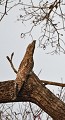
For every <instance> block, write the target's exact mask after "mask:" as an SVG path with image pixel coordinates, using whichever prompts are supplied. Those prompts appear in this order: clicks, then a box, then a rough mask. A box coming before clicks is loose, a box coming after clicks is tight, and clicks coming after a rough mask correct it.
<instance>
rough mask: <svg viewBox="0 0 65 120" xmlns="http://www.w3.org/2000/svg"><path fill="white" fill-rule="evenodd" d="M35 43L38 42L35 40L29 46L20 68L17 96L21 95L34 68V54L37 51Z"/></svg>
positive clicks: (17, 79) (17, 80) (17, 78)
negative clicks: (20, 92)
mask: <svg viewBox="0 0 65 120" xmlns="http://www.w3.org/2000/svg"><path fill="white" fill-rule="evenodd" d="M35 43H36V41H35V40H34V41H33V42H32V43H30V44H29V45H28V47H27V49H26V53H25V55H24V58H23V60H22V61H21V64H20V66H19V69H18V73H17V77H16V86H17V91H16V92H17V94H18V93H19V91H20V90H21V88H22V87H23V84H24V83H25V82H26V80H27V79H28V76H29V75H30V74H31V72H32V69H33V66H34V60H33V53H34V49H35Z"/></svg>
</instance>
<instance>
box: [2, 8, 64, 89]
mask: <svg viewBox="0 0 65 120" xmlns="http://www.w3.org/2000/svg"><path fill="white" fill-rule="evenodd" d="M18 15H19V11H18V9H16V8H14V10H11V11H10V12H9V13H8V15H7V16H5V17H4V19H3V20H2V21H1V22H0V81H3V80H10V79H15V78H16V74H15V73H14V72H13V70H12V69H11V67H10V64H9V62H8V60H7V59H6V56H7V55H8V56H10V55H11V53H12V52H14V53H15V54H14V58H13V63H14V66H15V68H16V69H18V66H19V64H20V61H21V59H22V58H23V56H24V53H25V50H26V47H27V45H28V44H29V43H30V42H31V38H30V37H28V38H27V39H24V40H23V39H22V38H21V37H20V34H21V33H22V32H23V30H24V29H25V27H24V26H23V25H22V23H21V22H17V17H18ZM33 34H34V39H36V40H37V36H38V33H37V31H36V33H33ZM45 52H46V51H43V49H41V48H38V40H37V43H36V48H35V53H34V63H35V64H34V71H35V73H36V74H37V75H38V73H39V72H40V70H41V69H42V72H41V73H40V75H39V78H40V79H46V80H51V81H56V82H61V78H62V79H63V82H64V83H65V54H62V53H61V54H60V55H50V54H45ZM49 88H51V89H52V90H53V87H50V86H49ZM55 88H56V87H55Z"/></svg>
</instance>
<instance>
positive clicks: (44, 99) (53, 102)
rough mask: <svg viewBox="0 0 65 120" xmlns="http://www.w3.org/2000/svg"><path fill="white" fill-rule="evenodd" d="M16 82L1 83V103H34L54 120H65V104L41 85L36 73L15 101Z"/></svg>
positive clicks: (30, 77) (31, 76)
mask: <svg viewBox="0 0 65 120" xmlns="http://www.w3.org/2000/svg"><path fill="white" fill-rule="evenodd" d="M15 91H16V90H15V80H10V81H4V82H0V103H7V102H27V101H29V102H33V103H35V104H37V105H38V106H39V107H40V108H41V109H43V110H44V111H45V112H46V113H47V114H48V115H50V116H51V117H52V118H53V119H54V120H65V103H63V102H62V101H61V100H60V99H59V98H58V97H56V96H55V95H54V94H53V93H52V92H51V91H50V90H49V89H48V88H46V87H45V86H44V85H43V84H41V83H40V80H39V78H38V77H37V76H36V74H35V73H32V74H31V75H30V76H29V79H28V80H27V82H26V83H25V85H24V88H23V90H22V91H21V94H20V96H17V98H16V99H15V100H13V95H14V94H16V92H15Z"/></svg>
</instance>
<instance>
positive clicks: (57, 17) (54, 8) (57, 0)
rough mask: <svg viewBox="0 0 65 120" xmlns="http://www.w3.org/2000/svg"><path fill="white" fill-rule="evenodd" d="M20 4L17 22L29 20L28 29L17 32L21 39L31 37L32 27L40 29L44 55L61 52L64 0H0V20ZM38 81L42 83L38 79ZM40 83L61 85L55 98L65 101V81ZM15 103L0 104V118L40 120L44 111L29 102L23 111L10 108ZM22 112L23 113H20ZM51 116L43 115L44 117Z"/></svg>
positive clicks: (32, 37)
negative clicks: (63, 82) (45, 51)
mask: <svg viewBox="0 0 65 120" xmlns="http://www.w3.org/2000/svg"><path fill="white" fill-rule="evenodd" d="M16 6H18V7H20V9H19V10H20V15H19V17H18V18H17V21H22V24H24V25H26V24H27V23H28V22H29V23H30V29H29V30H27V31H24V32H23V33H21V38H22V39H24V38H25V37H26V36H27V35H29V36H31V39H34V35H33V30H34V31H36V30H35V29H36V28H40V34H39V36H38V42H39V47H40V48H43V49H44V50H46V49H47V48H49V47H50V51H48V54H49V53H50V54H54V53H56V54H60V52H63V53H64V54H65V49H64V46H65V41H64V32H65V10H64V9H65V1H64V0H51V1H49V0H48V1H46V0H40V1H39V2H36V3H35V2H34V0H30V1H28V2H27V3H25V1H23V2H22V1H21V0H14V1H13V0H0V7H1V10H0V22H1V21H2V20H3V19H4V17H5V16H8V14H9V11H10V10H11V9H13V8H14V7H16ZM12 56H13V54H12V55H11V59H10V58H9V57H7V59H8V60H9V62H10V64H11V66H12V68H13V70H14V72H15V73H17V71H16V69H15V68H14V65H13V63H12ZM41 82H43V81H42V80H41ZM44 84H52V85H59V86H60V85H61V86H62V88H61V90H60V94H57V96H58V98H59V99H61V100H62V101H63V102H64V100H65V91H64V89H63V87H64V86H65V84H60V83H59V84H58V83H53V82H49V81H44ZM14 104H15V103H12V104H11V106H10V104H9V105H8V104H1V107H0V108H1V110H0V119H2V120H4V119H6V120H13V119H15V120H19V117H21V118H22V120H25V119H28V118H30V119H31V116H32V119H33V120H36V119H38V120H42V117H41V116H44V112H43V111H42V110H41V109H40V108H38V109H37V110H35V111H34V110H33V106H32V105H31V103H30V102H29V103H28V105H27V106H26V104H25V108H24V110H23V108H22V107H21V104H20V105H19V110H18V112H17V111H14V109H13V106H14ZM22 111H23V112H22ZM49 119H51V118H50V117H49V116H47V120H49Z"/></svg>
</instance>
